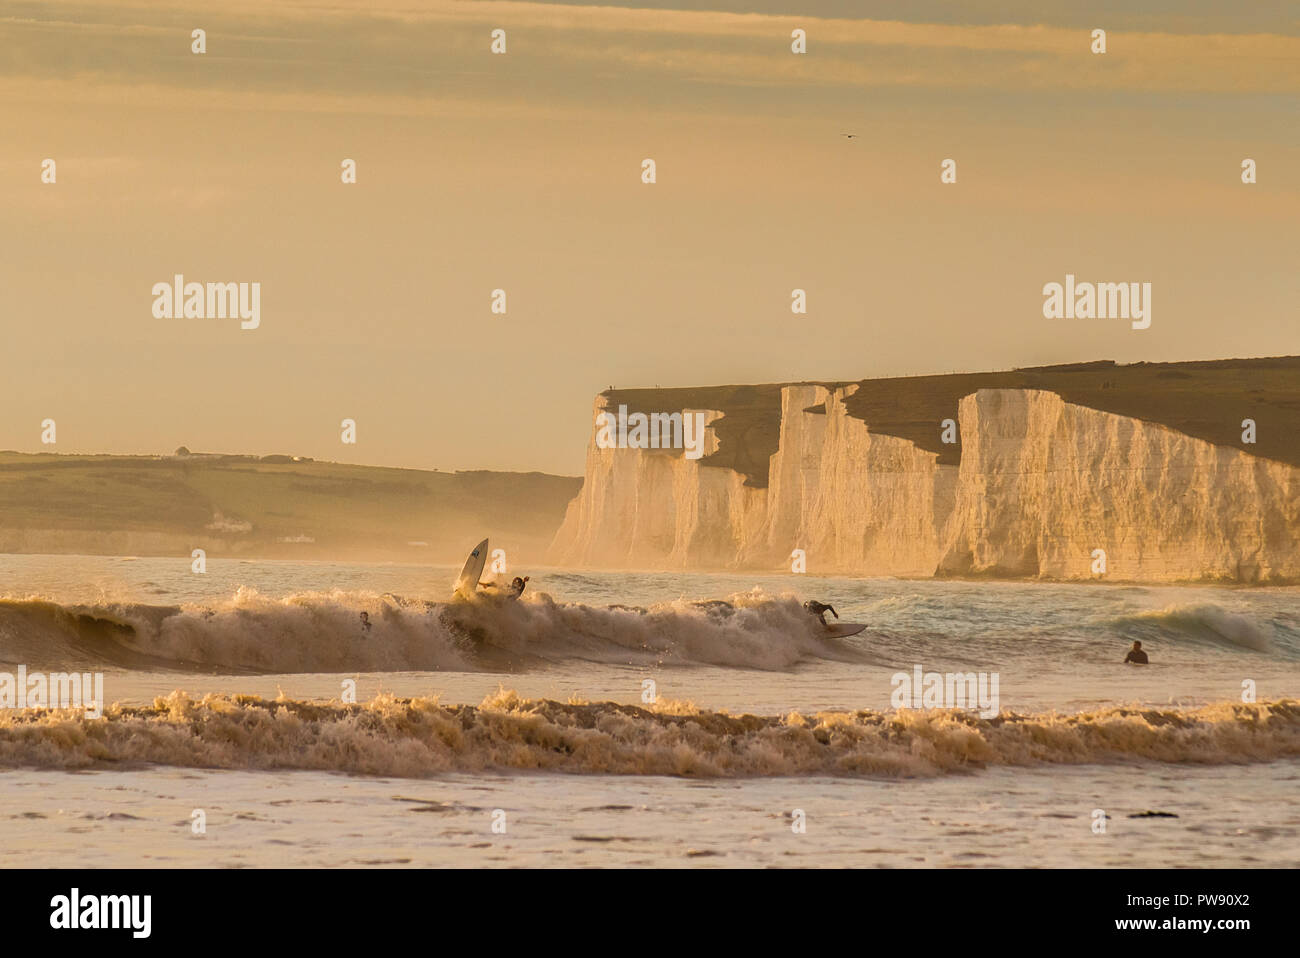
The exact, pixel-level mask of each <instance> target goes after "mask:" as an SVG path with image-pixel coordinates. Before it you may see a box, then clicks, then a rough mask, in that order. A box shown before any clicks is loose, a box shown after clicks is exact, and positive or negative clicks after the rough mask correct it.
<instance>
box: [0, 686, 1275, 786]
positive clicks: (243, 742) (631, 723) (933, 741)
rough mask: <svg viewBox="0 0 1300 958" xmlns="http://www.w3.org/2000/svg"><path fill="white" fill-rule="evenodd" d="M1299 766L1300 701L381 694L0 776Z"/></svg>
mask: <svg viewBox="0 0 1300 958" xmlns="http://www.w3.org/2000/svg"><path fill="white" fill-rule="evenodd" d="M1295 756H1300V702H1297V701H1294V700H1283V701H1276V702H1271V703H1256V704H1241V703H1232V702H1222V703H1217V704H1213V705H1208V706H1204V707H1201V708H1198V709H1194V710H1186V711H1181V710H1176V709H1152V708H1108V709H1104V710H1100V711H1095V712H1090V713H1083V714H1077V715H1058V714H1055V713H1051V714H1036V715H1035V714H1026V715H1017V714H1007V715H1003V716H999V717H995V718H992V719H980V718H978V717H976V716H974V715H972V714H968V713H961V712H955V711H940V710H933V711H920V710H915V711H912V710H905V711H900V712H897V713H882V712H870V711H859V712H823V713H817V714H815V715H811V716H804V715H801V714H799V713H798V712H791V713H788V714H786V715H782V716H755V715H732V714H729V713H727V712H712V711H702V710H699V709H696V708H695V707H694V706H691V705H688V704H684V703H671V702H661V703H660V704H659V705H657V706H656V707H654V708H653V709H644V708H638V707H635V706H630V705H619V704H615V703H612V702H604V703H598V704H588V703H577V702H568V703H562V702H555V701H551V700H546V699H542V700H526V699H521V698H520V697H519V696H518V695H516V694H515V693H514V692H510V691H506V690H504V689H502V690H500V691H499V692H497V693H496V694H494V695H492V696H489V697H488V698H487V699H485V700H484V701H483V702H482V703H481V704H480V705H478V706H472V705H442V704H440V703H439V702H438V700H437V699H436V698H415V699H400V698H394V697H391V696H380V697H377V698H376V699H375V700H374V701H372V702H370V703H368V704H365V705H340V704H336V703H331V704H324V703H313V702H303V701H295V700H289V699H283V698H281V699H278V700H274V701H272V700H267V699H262V698H257V697H254V696H242V695H234V696H229V695H215V694H214V695H208V696H206V697H204V698H203V699H201V700H194V699H191V698H190V697H189V696H187V695H186V694H185V693H184V692H173V693H172V694H171V695H169V696H167V697H165V698H159V699H156V700H155V701H154V703H153V705H152V706H149V707H123V706H116V705H115V706H113V707H112V708H110V709H108V710H106V712H105V714H104V716H103V717H102V718H100V719H87V718H85V717H83V716H82V715H81V714H80V713H76V712H71V711H54V710H48V709H27V710H23V711H9V712H4V713H0V766H8V767H32V766H35V767H40V768H59V769H66V768H87V767H97V766H105V765H114V766H119V767H120V766H121V764H122V763H128V764H132V763H134V764H158V765H171V766H183V767H194V768H220V769H304V770H326V771H337V772H348V773H354V774H365V775H381V776H397V777H408V778H418V777H424V776H430V775H436V774H439V773H444V772H477V771H480V770H511V769H513V770H545V771H552V772H567V773H578V774H624V775H676V776H712V777H717V776H764V775H773V776H775V775H780V776H795V775H829V776H859V775H879V776H896V777H918V776H935V775H942V774H945V773H951V772H960V771H969V770H971V769H976V768H983V767H986V766H997V765H1010V766H1026V765H1036V764H1044V763H1060V764H1070V765H1076V764H1091V763H1107V762H1138V761H1148V762H1169V763H1183V762H1193V763H1213V764H1219V763H1245V762H1250V761H1268V760H1273V759H1279V758H1285V757H1295Z"/></svg>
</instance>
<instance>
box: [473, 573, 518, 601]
mask: <svg viewBox="0 0 1300 958" xmlns="http://www.w3.org/2000/svg"><path fill="white" fill-rule="evenodd" d="M528 579H529V576H523V577H522V578H521V577H519V576H515V577H514V578H513V579H511V580H510V584H509V585H508V586H506V587H505V589H504V590H503V589H502V588H501V586H499V585H497V584H496V583H495V582H480V583H479V588H481V589H491V590H492V591H493V592H501V591H504V592H505V594H506V595H507V596H508V597H510V598H511V599H517V598H519V597H520V596H521V595H523V594H524V586H526V585H527V584H528Z"/></svg>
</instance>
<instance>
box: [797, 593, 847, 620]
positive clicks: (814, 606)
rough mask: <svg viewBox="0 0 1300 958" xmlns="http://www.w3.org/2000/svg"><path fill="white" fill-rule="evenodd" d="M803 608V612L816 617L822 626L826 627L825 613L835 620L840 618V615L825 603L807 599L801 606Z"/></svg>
mask: <svg viewBox="0 0 1300 958" xmlns="http://www.w3.org/2000/svg"><path fill="white" fill-rule="evenodd" d="M803 607H804V610H805V611H807V612H809V613H811V614H812V615H815V616H817V619H818V621H820V622H821V624H822V625H827V622H826V613H827V612H829V613H830V614H831V615H833V616H835V618H837V619H838V618H839V617H840V614H839V613H838V612H836V611H835V607H834V606H832V605H828V604H827V603H825V602H818V601H817V600H816V599H809V600H808V601H807V602H805V603H804V604H803Z"/></svg>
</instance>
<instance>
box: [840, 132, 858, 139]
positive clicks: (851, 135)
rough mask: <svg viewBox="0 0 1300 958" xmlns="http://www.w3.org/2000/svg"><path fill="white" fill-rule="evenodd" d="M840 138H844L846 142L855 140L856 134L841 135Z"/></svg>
mask: <svg viewBox="0 0 1300 958" xmlns="http://www.w3.org/2000/svg"><path fill="white" fill-rule="evenodd" d="M840 136H842V137H844V138H845V139H846V140H853V139H856V138H857V134H856V133H841V134H840Z"/></svg>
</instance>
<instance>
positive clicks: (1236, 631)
mask: <svg viewBox="0 0 1300 958" xmlns="http://www.w3.org/2000/svg"><path fill="white" fill-rule="evenodd" d="M1111 624H1112V625H1113V626H1114V627H1115V628H1116V629H1117V630H1118V631H1119V632H1120V634H1122V635H1127V636H1128V637H1130V638H1138V639H1144V640H1145V639H1148V638H1150V639H1155V638H1162V639H1171V640H1173V641H1178V640H1179V639H1183V640H1186V639H1191V640H1193V641H1199V642H1206V643H1210V644H1213V645H1227V646H1233V647H1236V648H1244V649H1252V650H1254V651H1256V652H1270V651H1274V649H1275V645H1274V642H1273V636H1272V631H1273V630H1272V629H1271V628H1269V627H1266V626H1264V625H1261V624H1260V623H1259V622H1258V621H1256V620H1255V619H1254V618H1252V617H1251V616H1249V615H1244V614H1242V613H1239V612H1230V611H1228V610H1227V609H1225V608H1223V607H1221V606H1218V605H1215V604H1213V603H1210V602H1202V603H1196V604H1191V605H1178V604H1175V605H1170V606H1166V607H1165V608H1163V609H1157V610H1151V611H1146V612H1135V613H1132V614H1130V615H1125V616H1120V617H1119V618H1117V619H1114V620H1113V621H1112V623H1111Z"/></svg>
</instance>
